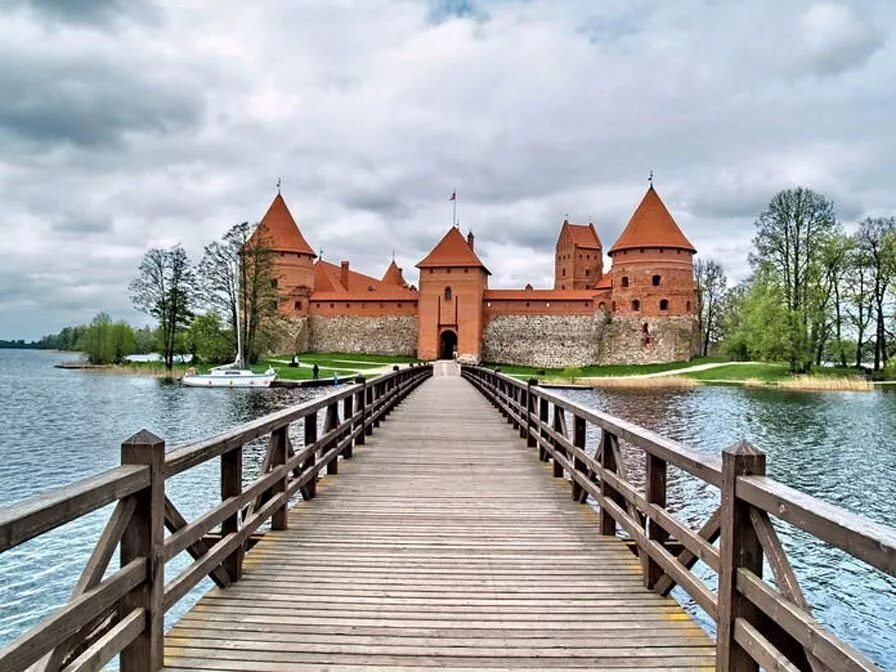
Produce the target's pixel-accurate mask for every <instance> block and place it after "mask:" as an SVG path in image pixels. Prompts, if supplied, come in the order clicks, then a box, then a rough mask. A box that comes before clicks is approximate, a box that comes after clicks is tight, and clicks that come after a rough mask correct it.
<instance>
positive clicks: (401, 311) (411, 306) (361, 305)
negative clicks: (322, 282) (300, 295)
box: [309, 292, 417, 317]
mask: <svg viewBox="0 0 896 672" xmlns="http://www.w3.org/2000/svg"><path fill="white" fill-rule="evenodd" d="M309 308H310V310H311V315H312V316H313V317H317V316H319V317H336V316H340V315H343V316H348V317H389V316H405V317H416V316H417V299H416V298H408V299H401V300H395V299H387V300H382V299H380V298H378V297H377V296H376V292H371V296H370V297H369V298H366V299H358V298H356V297H339V296H337V295H333V296H328V295H326V294H313V295H312V296H311V302H310V305H309Z"/></svg>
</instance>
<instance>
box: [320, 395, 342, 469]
mask: <svg viewBox="0 0 896 672" xmlns="http://www.w3.org/2000/svg"><path fill="white" fill-rule="evenodd" d="M338 426H339V402H337V401H334V402H333V403H332V404H329V405H328V406H327V415H326V417H325V418H324V435H326V434H328V433H329V432H331V431H333V430H334V429H336V428H337V427H338ZM338 441H339V436H338V435H337V436H336V437H335V438H334V439H333V441H332V442H331V443H329V444H328V445H326V446H324V449H323V452H325V453H326V452H329V451H330V449H331V448H333V446H334V445H335V444H336V443H337V442H338ZM338 473H339V455H334V456H333V459H332V460H330V461H329V463H327V474H333V475H336V474H338Z"/></svg>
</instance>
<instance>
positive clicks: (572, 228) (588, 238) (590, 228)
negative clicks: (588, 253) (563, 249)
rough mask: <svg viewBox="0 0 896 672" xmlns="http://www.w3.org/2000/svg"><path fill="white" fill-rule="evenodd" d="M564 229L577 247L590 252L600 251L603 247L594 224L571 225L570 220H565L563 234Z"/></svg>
mask: <svg viewBox="0 0 896 672" xmlns="http://www.w3.org/2000/svg"><path fill="white" fill-rule="evenodd" d="M563 229H566V231H567V232H568V233H569V237H570V238H571V239H572V242H573V245H575V246H576V247H581V248H584V249H588V250H599V249H601V248H602V247H603V245H601V242H600V238H599V237H598V235H597V231H596V230H595V229H594V224H570V223H569V220H566V219H564V220H563V227H562V228H561V229H560V231H561V233H562V231H563Z"/></svg>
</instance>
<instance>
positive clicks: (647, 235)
mask: <svg viewBox="0 0 896 672" xmlns="http://www.w3.org/2000/svg"><path fill="white" fill-rule="evenodd" d="M260 242H261V243H262V244H263V245H264V246H266V247H267V248H269V249H271V250H272V251H273V254H274V259H275V279H274V280H273V282H274V283H275V286H276V287H277V289H278V291H279V293H280V297H281V298H280V304H279V312H280V314H281V315H282V318H283V319H282V320H281V322H282V324H283V335H282V338H281V344H280V347H281V348H282V349H283V351H296V352H305V351H317V352H359V353H376V354H396V355H397V354H400V355H416V356H417V357H419V358H421V359H427V360H428V359H437V358H449V357H452V356H456V357H457V358H458V359H460V360H462V361H471V362H478V361H488V362H502V363H506V364H524V365H532V366H544V367H565V366H582V365H588V364H621V363H639V364H640V363H652V362H667V361H678V360H685V359H689V358H690V357H691V356H693V355H694V354H695V352H696V348H697V345H698V340H699V338H698V329H697V321H696V316H695V310H696V305H697V301H696V299H697V297H696V286H695V283H694V268H693V257H694V255H695V254H696V249H695V248H694V246H693V245H692V244H691V243H690V242H689V241H688V239H687V238H686V237H685V236H684V234H683V233H682V231H681V229H680V228H679V227H678V225H677V224H676V223H675V220H674V219H673V218H672V215H671V214H670V213H669V211H668V210H667V209H666V206H665V205H664V203H663V202H662V200H661V199H660V197H659V194H657V192H656V190H655V189H654V188H653V185H651V186H650V188H649V189H648V190H647V193H646V194H645V195H644V198H643V199H642V200H641V203H640V204H639V205H638V207H637V208H636V209H635V211H634V214H633V215H632V217H631V219H630V220H629V222H628V225H627V226H626V227H625V229H624V230H623V232H622V234H621V235H620V236H619V239H618V240H617V241H616V242H615V243H614V244H613V246H612V247H611V248H610V249H609V251H608V252H607V254H608V255H609V257H610V260H611V266H610V270H609V271H608V272H606V273H605V272H604V255H603V245H602V243H601V240H600V237H599V236H598V234H597V231H596V230H595V228H594V226H593V225H592V224H587V225H580V224H571V223H570V222H568V221H564V222H563V224H562V226H561V228H560V234H559V236H558V238H557V245H556V250H555V258H554V286H553V288H552V289H533V288H532V286H531V285H527V286H526V287H525V288H524V289H490V288H489V286H488V283H489V276H490V275H491V273H490V272H489V270H488V268H486V266H485V264H483V263H482V261H481V260H480V258H479V257H478V256H477V254H476V247H475V241H474V237H473V234H472V233H468V234H467V235H466V236H464V235H463V234H462V233H461V232H460V230H459V229H458V228H457V227H451V228H450V229H449V231H448V232H447V233H446V234H445V235H444V236H443V237H442V239H441V240H440V241H439V242H438V243H437V244H436V245H435V247H433V248H432V251H430V253H429V254H428V255H426V257H424V258H423V259H422V260H421V261H420V262H419V263H418V264H417V268H418V269H419V271H420V275H419V281H418V285H417V286H416V287H415V286H412V285H409V284H408V283H407V281H406V280H405V278H404V276H403V273H402V269H400V268H399V267H398V266H397V265H396V264H395V261H394V260H393V261H392V263H391V264H389V266H388V268H386V270H385V273H383V275H382V277H381V278H375V277H372V276H369V275H365V274H363V273H359V272H357V271H355V270H354V269H352V268H351V265H350V263H349V262H348V261H343V262H341V264H340V265H338V266H337V265H335V264H331V263H329V262H326V261H324V260H323V259H318V258H317V255H316V254H315V253H314V250H313V249H312V248H311V246H310V245H309V244H308V242H307V241H306V240H305V238H304V236H303V235H302V232H301V231H300V230H299V227H298V226H297V224H296V222H295V220H294V219H293V217H292V215H291V214H290V212H289V208H288V207H287V206H286V202H285V201H284V200H283V197H282V196H281V195H280V194H279V193H278V194H277V196H276V197H275V198H274V201H273V203H271V206H270V208H268V211H267V213H265V215H264V217H263V218H262V219H261V222H260V223H259V226H258V228H257V229H256V231H255V232H254V234H253V238H252V240H250V244H253V243H260Z"/></svg>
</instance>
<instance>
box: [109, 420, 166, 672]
mask: <svg viewBox="0 0 896 672" xmlns="http://www.w3.org/2000/svg"><path fill="white" fill-rule="evenodd" d="M121 463H122V464H142V465H146V466H148V467H149V487H148V488H146V489H145V490H142V491H140V492H138V493H136V494H135V495H134V497H135V498H136V502H137V504H136V507H135V509H134V514H133V516H132V517H131V521H130V524H128V526H127V527H126V528H125V531H124V535H123V536H122V538H121V566H122V567H124V566H125V565H127V564H128V563H129V562H131V561H132V560H134V559H136V558H146V562H147V576H146V581H145V582H144V583H141V584H140V585H139V586H138V587H137V588H135V589H134V590H132V591H131V592H130V593H128V594H127V595H126V596H125V597H124V598H122V600H121V612H120V613H122V614H129V613H131V611H133V610H134V609H144V610H145V612H146V627H145V628H144V629H143V632H142V633H140V635H139V636H138V637H137V638H136V639H135V640H134V641H133V642H132V643H131V644H130V645H129V646H128V647H127V648H125V649H124V650H123V651H122V652H121V658H120V662H121V672H157V671H158V670H160V669H162V656H163V653H164V643H163V635H164V625H165V619H164V616H165V612H164V598H165V556H164V542H165V442H164V441H163V440H162V439H160V438H159V437H157V436H156V435H155V434H153V433H152V432H149V431H147V430H145V429H144V430H141V431H139V432H137V433H136V434H134V436H132V437H131V438H129V439H127V440H126V441H125V442H124V443H122V444H121Z"/></svg>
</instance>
